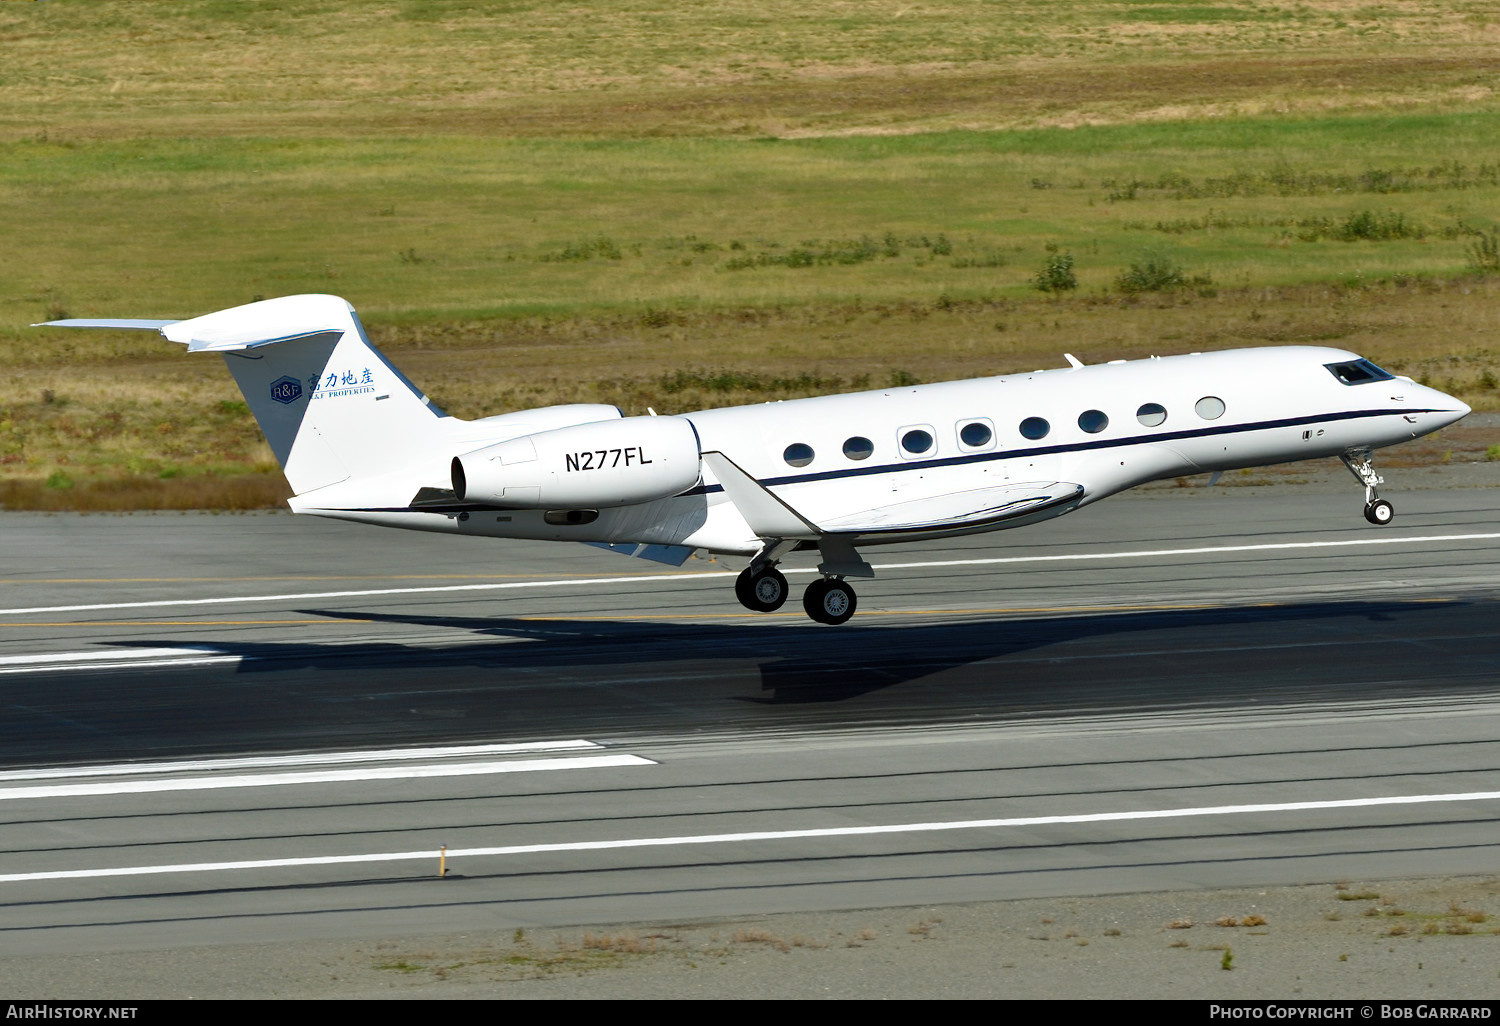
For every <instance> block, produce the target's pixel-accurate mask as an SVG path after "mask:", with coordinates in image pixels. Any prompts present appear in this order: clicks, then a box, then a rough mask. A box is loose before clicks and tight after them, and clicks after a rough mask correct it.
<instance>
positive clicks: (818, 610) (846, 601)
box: [802, 577, 858, 624]
mask: <svg viewBox="0 0 1500 1026" xmlns="http://www.w3.org/2000/svg"><path fill="white" fill-rule="evenodd" d="M857 604H858V603H857V602H856V601H855V598H854V589H853V588H851V587H849V585H847V584H845V583H844V582H843V581H831V580H828V579H827V578H826V577H825V578H819V579H818V580H816V581H813V582H812V583H811V584H809V585H808V586H807V590H806V591H804V592H803V593H802V608H803V609H805V610H806V611H807V615H808V616H810V617H812V618H813V619H814V620H816V621H818V622H819V623H829V624H840V623H843V622H844V621H845V620H847V619H849V617H851V616H853V615H854V610H855V607H856V605H857Z"/></svg>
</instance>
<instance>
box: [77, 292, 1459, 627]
mask: <svg viewBox="0 0 1500 1026" xmlns="http://www.w3.org/2000/svg"><path fill="white" fill-rule="evenodd" d="M48 323H49V324H50V325H54V326H59V327H100V328H140V329H150V330H156V331H159V332H160V333H161V334H162V335H163V336H164V337H166V338H167V339H169V340H171V341H173V342H179V343H182V344H184V345H186V346H187V349H188V352H193V353H199V352H215V353H222V354H224V360H225V363H227V364H228V365H229V370H230V372H231V373H233V374H234V377H235V380H236V382H238V384H239V387H240V390H241V391H242V392H243V393H244V394H245V401H246V402H247V403H249V405H250V409H251V411H252V412H253V413H254V414H255V418H256V420H257V421H258V422H259V423H260V427H261V430H262V431H264V432H265V435H266V439H267V441H269V442H270V444H271V449H272V450H273V451H274V452H275V454H276V458H277V460H279V461H280V463H281V466H282V469H283V470H284V471H285V473H286V477H287V481H288V482H289V483H290V484H291V487H292V490H293V491H294V492H295V493H296V494H295V495H294V496H293V497H292V498H291V500H290V502H289V504H290V506H291V508H292V509H293V510H294V511H295V512H297V513H311V514H314V515H316V516H324V517H336V518H339V519H342V520H354V521H359V522H361V523H368V524H379V525H383V526H386V527H404V528H411V529H414V530H419V531H443V532H447V533H449V534H460V535H482V536H487V537H500V538H531V539H540V540H548V541H580V542H589V543H593V544H596V545H602V546H606V547H608V548H611V549H614V550H616V551H620V552H624V553H626V554H628V555H633V556H639V557H643V558H646V559H652V560H656V561H658V562H663V563H670V564H673V565H681V564H682V562H683V561H684V560H686V559H687V557H688V556H689V555H691V554H692V553H693V552H694V551H695V550H698V549H703V550H707V551H709V552H714V553H722V554H731V555H738V556H742V557H748V558H749V566H747V567H746V569H745V570H744V572H743V573H741V574H740V576H739V579H738V580H737V581H736V583H735V594H736V596H738V598H739V600H740V602H741V603H742V604H743V605H745V606H746V607H747V608H749V609H752V610H757V611H761V612H770V611H771V610H774V609H778V608H779V607H780V606H781V605H782V603H784V602H785V601H786V598H787V594H788V587H787V581H786V578H785V577H784V576H783V575H782V574H781V573H780V572H779V571H778V570H777V569H776V566H777V563H778V562H779V561H780V560H781V559H783V558H784V557H785V556H786V555H787V554H788V553H790V552H793V551H795V550H799V549H817V550H818V552H819V553H820V555H821V558H822V562H821V563H819V564H818V570H819V571H820V574H821V576H820V577H819V578H818V579H816V580H814V581H813V582H812V584H811V585H809V586H808V588H807V590H806V592H805V593H804V594H803V598H802V604H803V607H804V609H806V611H807V614H808V615H809V616H810V617H812V618H813V619H814V620H817V621H819V622H820V623H828V624H837V623H843V622H844V621H846V620H848V619H849V617H850V616H852V615H853V614H854V609H855V594H854V589H853V588H852V587H850V585H849V584H848V581H847V579H848V578H851V577H872V576H874V571H873V570H872V569H871V567H870V565H869V563H867V562H865V560H864V559H863V558H862V557H861V556H860V555H859V549H860V548H863V547H865V546H869V545H884V544H889V543H893V542H901V541H911V540H915V539H919V538H945V537H952V536H956V535H963V534H972V533H977V532H981V531H994V530H999V529H1001V528H1008V527H1022V526H1024V525H1027V524H1034V523H1038V522H1039V521H1042V520H1049V519H1051V518H1052V517H1057V516H1062V515H1063V514H1064V513H1069V512H1071V511H1073V510H1075V509H1078V508H1080V507H1082V506H1086V505H1088V504H1089V503H1091V502H1095V501H1097V500H1099V499H1102V498H1104V497H1105V496H1107V495H1113V494H1114V493H1116V492H1120V491H1123V490H1125V489H1126V488H1130V487H1132V486H1134V485H1138V484H1142V483H1144V482H1146V481H1153V480H1157V479H1159V478H1167V477H1176V476H1181V475H1187V474H1198V473H1202V472H1214V473H1218V472H1222V471H1225V470H1232V469H1237V468H1242V467H1254V466H1263V465H1266V464H1271V463H1285V462H1290V461H1293V460H1304V459H1309V458H1312V457H1319V456H1338V457H1340V458H1341V459H1342V460H1343V461H1344V463H1345V465H1347V466H1348V468H1349V470H1350V471H1351V472H1352V473H1353V474H1354V476H1355V477H1356V478H1357V479H1358V480H1359V481H1360V482H1361V483H1362V484H1363V485H1364V488H1365V507H1364V512H1365V518H1366V519H1367V520H1369V521H1370V523H1372V524H1377V525H1379V524H1386V523H1389V522H1390V520H1391V518H1392V516H1393V515H1394V510H1393V509H1392V507H1391V504H1390V503H1389V502H1388V501H1386V500H1385V499H1382V498H1380V497H1379V494H1378V491H1377V489H1378V487H1379V485H1380V484H1381V483H1382V480H1383V479H1382V478H1380V477H1379V476H1377V475H1376V473H1375V469H1374V467H1373V465H1372V462H1371V453H1372V451H1373V450H1375V449H1379V448H1381V447H1383V446H1387V445H1394V444H1396V443H1397V442H1404V441H1406V440H1408V439H1411V438H1416V437H1418V436H1420V435H1425V434H1427V433H1429V432H1431V431H1436V430H1438V429H1439V428H1441V427H1444V426H1446V425H1448V424H1452V423H1453V422H1455V421H1457V420H1458V419H1459V418H1461V417H1463V416H1464V415H1465V414H1467V413H1468V412H1469V407H1468V406H1466V405H1464V404H1463V403H1462V402H1460V401H1459V400H1457V399H1455V398H1453V397H1452V396H1449V395H1445V394H1443V393H1442V392H1439V391H1437V390H1435V389H1432V388H1427V387H1425V386H1423V385H1419V384H1416V383H1415V382H1413V381H1411V380H1410V379H1408V378H1400V377H1396V376H1394V375H1391V374H1388V373H1387V372H1385V371H1383V370H1381V369H1380V368H1379V367H1377V366H1375V365H1374V364H1372V363H1370V362H1369V361H1368V360H1365V359H1362V358H1360V357H1359V356H1358V355H1357V354H1355V353H1350V352H1345V351H1343V350H1340V349H1326V348H1319V347H1312V346H1287V347H1282V348H1266V349H1239V350H1229V351H1225V352H1216V353H1201V354H1200V353H1194V354H1192V355H1188V356H1171V357H1164V358H1157V357H1152V358H1150V359H1147V360H1132V361H1128V362H1127V361H1124V360H1117V361H1113V362H1111V363H1108V364H1102V365H1097V366H1089V367H1086V366H1084V365H1083V364H1081V363H1080V362H1079V361H1078V360H1076V359H1075V358H1073V357H1072V356H1068V363H1069V365H1070V366H1068V367H1066V368H1062V369H1058V370H1047V371H1036V372H1035V373H1031V374H1012V375H1007V376H1004V377H998V378H979V379H975V380H971V381H950V382H946V383H943V384H936V385H920V386H916V387H901V388H894V387H893V388H889V389H879V390H876V391H871V392H858V393H854V394H850V395H834V396H823V397H820V398H816V399H797V400H791V401H786V402H774V403H763V404H761V405H758V406H741V407H734V408H730V409H721V410H704V411H701V412H698V413H685V414H680V415H677V416H662V417H658V416H655V415H652V416H647V417H626V416H625V415H624V414H623V413H622V412H621V411H620V410H619V409H618V408H616V407H613V406H598V405H571V406H550V407H546V408H543V409H537V410H523V411H518V412H515V413H507V414H503V415H501V416H497V417H485V418H483V419H480V420H467V421H466V420H459V419H458V418H456V417H449V416H447V415H446V414H444V413H442V412H441V411H440V410H438V409H437V408H436V407H434V406H433V405H432V403H431V402H430V401H429V400H428V399H427V397H426V396H424V395H423V394H422V393H421V392H419V391H418V390H417V389H416V388H415V387H414V386H413V385H412V384H411V382H409V381H408V380H407V379H406V378H405V377H404V376H403V375H402V374H401V372H400V371H398V370H397V369H396V368H395V367H394V366H392V365H391V364H390V363H389V362H388V361H387V360H386V359H385V357H384V356H382V355H381V354H380V352H379V351H378V350H376V349H375V348H374V347H373V346H372V345H371V344H370V341H369V339H368V338H367V337H366V336H365V332H364V328H363V326H362V325H361V324H360V322H359V318H358V316H357V315H356V314H355V312H354V308H353V307H351V306H350V305H349V304H348V303H346V302H345V301H344V300H342V299H339V298H338V297H336V296H317V295H308V296H287V297H285V298H281V299H271V300H266V301H263V302H258V303H251V304H249V305H248V306H240V307H235V308H233V309H230V310H221V311H219V312H217V313H211V314H206V315H204V316H202V317H195V318H193V319H191V320H184V321H167V320H150V321H143V320H113V319H110V320H92V319H90V320H63V321H50V322H48Z"/></svg>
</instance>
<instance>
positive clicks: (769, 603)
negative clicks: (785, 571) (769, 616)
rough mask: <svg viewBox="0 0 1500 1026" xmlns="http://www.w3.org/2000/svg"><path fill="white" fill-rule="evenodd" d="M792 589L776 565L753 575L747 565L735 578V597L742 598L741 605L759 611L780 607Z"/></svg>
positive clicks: (768, 611)
mask: <svg viewBox="0 0 1500 1026" xmlns="http://www.w3.org/2000/svg"><path fill="white" fill-rule="evenodd" d="M790 590H791V589H790V588H788V587H787V583H786V578H785V577H783V576H782V574H781V571H780V570H777V569H776V568H775V567H774V566H773V567H767V568H766V569H764V570H762V571H761V572H760V573H758V574H755V575H753V576H752V575H751V573H750V569H749V568H748V567H746V568H745V569H744V570H743V571H741V572H740V575H739V576H738V577H736V578H735V580H734V597H735V598H737V599H739V600H740V605H742V606H744V607H745V608H746V609H749V610H753V611H754V612H757V613H773V612H775V611H776V610H778V609H780V608H781V606H782V604H783V603H785V602H786V597H787V595H788V593H789V592H790Z"/></svg>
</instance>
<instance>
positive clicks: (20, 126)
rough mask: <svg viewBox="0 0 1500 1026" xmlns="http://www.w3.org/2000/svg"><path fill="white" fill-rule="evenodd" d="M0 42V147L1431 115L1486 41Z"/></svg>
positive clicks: (1437, 20)
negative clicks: (40, 139)
mask: <svg viewBox="0 0 1500 1026" xmlns="http://www.w3.org/2000/svg"><path fill="white" fill-rule="evenodd" d="M581 25H587V26H588V30H586V31H580V26H581ZM0 37H3V38H4V39H5V45H6V62H5V64H6V67H5V70H4V72H3V73H0V75H3V77H0V85H3V86H4V88H3V89H0V133H8V134H10V135H11V136H12V137H17V136H19V135H21V134H32V133H35V132H37V131H53V132H56V131H57V130H58V129H60V128H61V129H63V130H65V131H66V132H67V133H69V134H72V135H75V136H78V137H89V138H94V137H110V136H112V137H125V136H129V137H137V138H138V137H142V136H152V135H155V136H182V135H202V134H205V133H210V134H250V135H290V136H297V135H330V134H332V135H347V134H361V135H365V134H370V133H382V132H383V133H400V134H411V135H416V134H431V133H434V132H438V133H443V132H460V133H470V134H497V133H498V134H505V135H520V134H534V135H543V136H555V135H559V134H569V133H576V134H604V135H622V134H623V135H632V136H634V135H648V134H649V135H655V134H662V133H671V134H684V135H702V134H712V133H739V134H802V133H825V132H833V133H839V132H850V131H861V132H875V131H912V130H932V129H934V128H945V127H966V128H975V127H977V128H985V129H992V128H1009V127H1017V126H1028V125H1036V124H1062V125H1068V124H1079V123H1084V122H1105V121H1119V120H1129V119H1137V118H1180V117H1184V116H1195V115H1197V116H1201V115H1204V114H1214V115H1224V114H1229V113H1260V112H1264V111H1277V112H1284V111H1288V110H1295V111H1312V110H1316V111H1323V110H1329V109H1337V110H1349V109H1356V110H1357V109H1410V108H1411V107H1413V106H1418V105H1428V106H1430V105H1434V104H1448V105H1454V104H1462V103H1464V102H1474V101H1475V99H1476V98H1477V97H1480V96H1488V95H1489V90H1490V88H1491V86H1490V77H1491V76H1492V75H1493V66H1492V64H1491V63H1489V62H1493V60H1494V52H1495V44H1496V42H1497V37H1500V29H1497V24H1496V20H1495V17H1494V12H1493V8H1492V7H1491V5H1489V4H1486V3H1481V2H1475V0H1471V2H1468V3H1443V2H1438V0H1408V2H1405V3H1402V4H1400V5H1397V6H1391V5H1385V6H1370V5H1368V4H1363V3H1356V2H1343V0H1323V2H1313V3H1295V4H1293V3H1288V2H1283V3H1257V4H1254V5H1251V4H1247V3H1243V2H1235V0H1218V2H1215V0H1207V2H1205V3H1201V4H1196V5H1192V6H1183V7H1178V6H1175V5H1174V6H1171V7H1168V6H1166V5H1123V4H1117V3H1109V2H1106V0H1071V2H1068V3H1065V4H1060V3H1054V2H1048V0H1030V2H1019V3H1009V4H1006V5H1004V7H1003V8H994V7H984V8H976V7H975V6H974V5H973V4H970V3H966V2H963V0H932V2H929V3H925V4H922V5H912V4H910V3H907V2H905V0H868V2H864V3H860V4H857V5H855V4H846V3H827V4H807V3H798V2H793V0H756V2H754V3H752V2H749V0H727V2H722V3H716V4H711V5H692V4H687V5H684V4H672V3H665V2H662V0H610V2H608V3H604V2H597V0H596V2H588V0H580V2H579V3H574V4H565V5H558V4H549V3H527V2H516V3H507V4H504V5H483V4H480V5H461V4H450V3H445V4H428V3H420V2H418V3H398V4H389V3H385V4H367V3H352V2H349V0H322V2H316V0H305V2H302V3H298V4H292V5H274V6H273V5H267V4H242V3H234V2H206V0H200V2H186V0H184V2H179V3H175V4H155V5H146V4H133V3H125V2H102V0H89V2H88V3H51V4H45V5H41V4H38V5H30V4H24V5H23V4H7V5H5V7H4V9H3V10H0ZM101 40H102V41H104V43H105V45H104V46H102V47H101V46H100V45H99V44H100V41H101ZM1289 53H1291V54H1295V55H1296V56H1295V58H1294V59H1292V60H1288V59H1287V55H1288V54H1289ZM290 83H295V86H291V85H289V84H290Z"/></svg>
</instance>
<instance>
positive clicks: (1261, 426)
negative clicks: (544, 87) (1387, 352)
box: [680, 409, 1444, 496]
mask: <svg viewBox="0 0 1500 1026" xmlns="http://www.w3.org/2000/svg"><path fill="white" fill-rule="evenodd" d="M1442 412H1444V411H1442V410H1425V409H1424V410H1410V409H1397V410H1352V411H1350V412H1348V413H1319V414H1314V415H1312V416H1307V417H1287V418H1285V419H1284V420H1262V421H1256V422H1254V423H1251V424H1225V425H1222V426H1220V427H1205V428H1193V429H1192V430H1190V431H1164V432H1162V433H1161V434H1154V435H1131V436H1129V437H1127V438H1100V439H1095V440H1093V441H1088V442H1072V443H1069V444H1067V445H1042V446H1037V447H1036V448H1034V449H1004V450H999V451H996V452H976V453H968V454H967V455H963V456H948V457H945V458H943V459H939V460H924V459H914V460H910V461H905V462H902V463H882V464H877V465H875V466H873V467H849V468H847V469H844V470H825V471H822V472H820V473H816V474H789V475H787V476H786V477H768V478H764V479H762V480H761V481H760V483H761V484H762V485H764V486H766V487H768V488H769V487H771V486H774V485H789V484H806V483H807V482H809V481H836V480H838V479H840V478H845V477H865V476H867V475H869V474H899V473H902V472H904V471H909V470H931V469H933V468H934V467H957V466H963V465H964V464H968V463H988V462H991V461H993V460H1019V459H1026V458H1028V457H1032V456H1052V455H1055V454H1057V453H1063V452H1087V451H1089V450H1091V449H1116V448H1119V447H1121V446H1126V445H1145V444H1147V443H1151V442H1175V441H1180V440H1182V439H1184V438H1211V437H1213V436H1215V435H1237V434H1243V433H1244V432H1247V431H1267V430H1270V429H1272V428H1283V427H1303V426H1305V425H1308V424H1326V423H1330V422H1333V421H1340V420H1365V419H1368V418H1370V417H1389V416H1395V415H1405V414H1411V413H1442ZM723 490H724V489H723V486H721V485H700V486H698V487H697V488H691V489H689V490H688V491H685V492H682V493H680V494H681V495H683V496H687V495H708V494H710V493H713V492H721V491H723Z"/></svg>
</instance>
